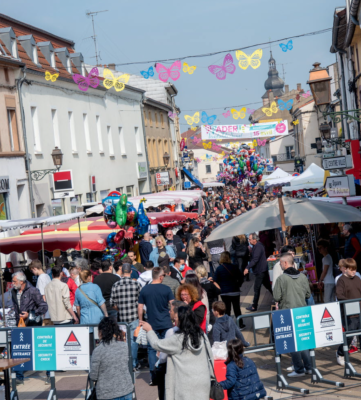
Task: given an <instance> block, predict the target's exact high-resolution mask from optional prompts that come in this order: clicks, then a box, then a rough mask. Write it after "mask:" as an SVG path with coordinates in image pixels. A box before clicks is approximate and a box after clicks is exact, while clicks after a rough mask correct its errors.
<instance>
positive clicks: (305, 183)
mask: <svg viewBox="0 0 361 400" xmlns="http://www.w3.org/2000/svg"><path fill="white" fill-rule="evenodd" d="M324 180H325V170H324V169H322V168H321V167H319V166H318V165H316V164H314V163H312V164H311V165H310V166H309V167H308V168H307V169H306V171H304V172H303V173H302V174H301V175H299V176H295V177H294V178H293V179H292V180H291V181H290V184H291V186H284V187H283V188H282V191H283V192H291V191H293V190H304V189H319V188H321V187H323V185H324Z"/></svg>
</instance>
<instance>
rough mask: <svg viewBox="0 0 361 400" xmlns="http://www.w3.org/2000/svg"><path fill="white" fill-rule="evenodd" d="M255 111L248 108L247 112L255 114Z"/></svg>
mask: <svg viewBox="0 0 361 400" xmlns="http://www.w3.org/2000/svg"><path fill="white" fill-rule="evenodd" d="M255 111H256V110H255V109H253V108H247V114H253V113H254V112H255Z"/></svg>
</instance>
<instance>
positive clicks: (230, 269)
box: [213, 263, 243, 294]
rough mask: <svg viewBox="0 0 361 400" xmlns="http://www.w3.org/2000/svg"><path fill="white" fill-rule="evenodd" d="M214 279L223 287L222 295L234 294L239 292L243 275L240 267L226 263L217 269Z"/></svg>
mask: <svg viewBox="0 0 361 400" xmlns="http://www.w3.org/2000/svg"><path fill="white" fill-rule="evenodd" d="M213 279H214V281H215V282H217V283H218V285H219V286H220V287H221V291H222V294H225V293H233V292H239V288H240V286H241V285H242V281H243V274H242V272H241V271H240V270H239V268H238V266H236V265H233V264H228V263H224V264H221V265H220V266H219V267H218V268H217V269H216V272H215V273H214V277H213Z"/></svg>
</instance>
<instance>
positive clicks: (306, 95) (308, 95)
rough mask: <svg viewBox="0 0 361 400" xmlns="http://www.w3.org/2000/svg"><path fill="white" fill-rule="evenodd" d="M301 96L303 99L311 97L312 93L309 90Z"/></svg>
mask: <svg viewBox="0 0 361 400" xmlns="http://www.w3.org/2000/svg"><path fill="white" fill-rule="evenodd" d="M301 96H303V97H310V96H311V92H310V91H309V90H307V92H306V93H301Z"/></svg>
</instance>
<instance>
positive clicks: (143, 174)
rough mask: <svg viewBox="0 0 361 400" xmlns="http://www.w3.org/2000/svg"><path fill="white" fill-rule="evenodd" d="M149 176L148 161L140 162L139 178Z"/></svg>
mask: <svg viewBox="0 0 361 400" xmlns="http://www.w3.org/2000/svg"><path fill="white" fill-rule="evenodd" d="M147 176H148V171H147V163H146V162H145V161H142V162H138V179H144V178H147Z"/></svg>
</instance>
